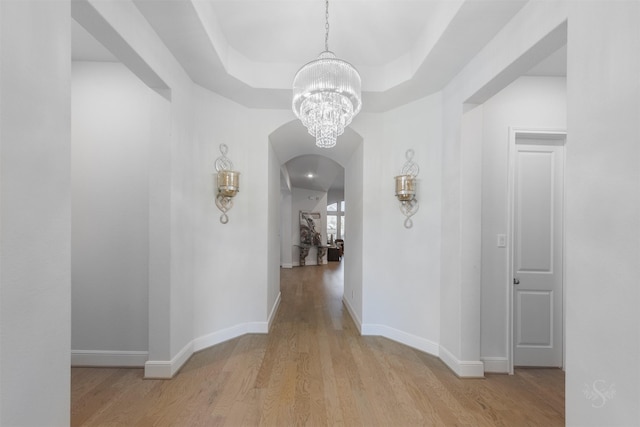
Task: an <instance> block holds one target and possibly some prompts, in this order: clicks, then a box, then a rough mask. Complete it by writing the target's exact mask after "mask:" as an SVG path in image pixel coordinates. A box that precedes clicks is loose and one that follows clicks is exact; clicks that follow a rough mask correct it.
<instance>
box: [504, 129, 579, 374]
mask: <svg viewBox="0 0 640 427" xmlns="http://www.w3.org/2000/svg"><path fill="white" fill-rule="evenodd" d="M517 138H534V139H547V140H549V141H563V145H564V146H565V153H564V156H563V159H562V161H563V163H566V145H567V131H566V129H551V128H519V127H511V126H510V127H509V147H508V149H507V155H508V179H507V181H508V182H507V230H508V233H509V234H508V239H507V240H508V250H507V281H506V286H507V304H508V306H509V310H508V316H509V318H508V328H507V340H506V342H507V358H508V367H509V375H513V373H514V349H513V344H514V343H513V341H514V340H513V329H514V319H513V315H514V310H513V308H514V307H513V283H512V280H513V277H514V272H513V260H514V220H513V214H514V212H513V204H514V198H515V153H516V140H517ZM564 184H565V183H564V182H563V187H564V188H565V190H566V186H565V185H564ZM563 199H564V200H566V191H564V192H563ZM564 204H565V203H563V205H564ZM562 218H563V223H564V222H565V221H564V219H565V212H564V210H563V212H562ZM565 228H566V227H563V231H562V242H563V243H562V247H563V253H564V247H565V245H564V242H565ZM564 266H565V256H564V255H563V257H562V369H563V370H564V366H565V358H566V351H565V350H566V339H565V338H566V321H565V319H566V305H567V303H566V286H565V270H566V269H565V268H564Z"/></svg>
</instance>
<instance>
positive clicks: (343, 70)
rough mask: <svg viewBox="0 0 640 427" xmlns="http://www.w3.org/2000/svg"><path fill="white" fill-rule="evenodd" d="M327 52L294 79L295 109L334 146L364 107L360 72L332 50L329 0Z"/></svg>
mask: <svg viewBox="0 0 640 427" xmlns="http://www.w3.org/2000/svg"><path fill="white" fill-rule="evenodd" d="M325 10H326V13H325V30H326V31H325V39H324V43H325V51H324V52H322V53H321V54H320V56H318V59H316V60H314V61H311V62H309V63H307V64H306V65H304V66H303V67H302V68H300V70H299V71H298V72H297V73H296V76H295V78H294V80H293V102H292V108H293V112H294V114H295V115H296V117H297V118H299V119H300V121H301V122H302V124H303V125H305V126H306V128H307V130H308V131H309V134H311V135H312V136H314V137H315V138H316V145H317V146H318V147H322V148H331V147H333V146H334V145H336V139H337V138H338V136H340V135H342V133H343V132H344V128H345V127H347V126H349V124H350V123H351V121H352V120H353V117H355V115H356V114H358V113H359V112H360V109H361V108H362V98H361V81H360V74H358V71H357V70H356V69H355V68H354V67H353V65H351V64H349V63H348V62H346V61H343V60H341V59H338V58H336V56H335V54H334V53H333V52H331V51H330V50H329V1H328V0H325Z"/></svg>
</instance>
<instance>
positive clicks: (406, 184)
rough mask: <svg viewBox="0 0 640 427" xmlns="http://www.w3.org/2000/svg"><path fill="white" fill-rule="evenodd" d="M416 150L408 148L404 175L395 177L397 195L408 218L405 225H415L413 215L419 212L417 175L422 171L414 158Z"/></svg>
mask: <svg viewBox="0 0 640 427" xmlns="http://www.w3.org/2000/svg"><path fill="white" fill-rule="evenodd" d="M414 154H415V153H414V151H413V150H412V149H409V150H407V152H406V153H405V158H406V159H407V161H406V162H405V164H404V166H402V171H401V174H402V175H398V176H396V177H395V179H396V197H397V198H398V200H399V201H400V211H401V212H402V214H403V215H404V216H406V217H407V218H406V219H405V220H404V227H405V228H411V227H413V220H412V219H411V217H412V216H413V215H415V213H416V212H418V208H419V205H418V200H417V199H416V176H418V173H419V172H420V168H419V167H418V165H417V164H416V163H415V162H414V161H413V160H412V159H413V155H414Z"/></svg>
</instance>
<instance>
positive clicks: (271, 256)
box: [266, 143, 282, 323]
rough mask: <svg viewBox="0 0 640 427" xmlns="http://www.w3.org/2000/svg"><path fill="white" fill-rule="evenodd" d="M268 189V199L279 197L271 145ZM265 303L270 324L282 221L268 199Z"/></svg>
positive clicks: (277, 293)
mask: <svg viewBox="0 0 640 427" xmlns="http://www.w3.org/2000/svg"><path fill="white" fill-rule="evenodd" d="M267 171H268V174H269V179H268V183H269V187H268V194H269V195H270V197H276V196H277V195H280V162H279V160H278V156H277V155H276V153H275V151H274V149H273V145H271V143H269V166H268V169H267ZM267 205H268V207H267V209H268V218H267V230H268V231H267V232H268V236H267V248H266V251H267V258H268V259H267V276H268V278H267V301H266V310H267V314H268V322H269V323H271V321H272V320H273V318H274V317H275V315H276V310H277V305H278V304H279V302H280V247H281V244H280V242H281V240H282V237H281V236H282V230H281V226H282V221H281V210H280V203H277V202H276V200H274V199H270V202H269V203H267Z"/></svg>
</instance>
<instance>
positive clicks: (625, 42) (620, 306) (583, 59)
mask: <svg viewBox="0 0 640 427" xmlns="http://www.w3.org/2000/svg"><path fill="white" fill-rule="evenodd" d="M639 19H640V3H638V2H636V1H626V2H604V1H602V2H579V4H578V3H576V4H574V3H571V13H570V17H569V44H568V75H567V100H568V126H567V127H568V130H569V134H568V141H567V150H566V153H567V154H566V155H567V161H566V174H567V175H566V182H567V185H566V254H567V261H566V273H565V274H566V283H567V289H566V296H567V316H566V319H567V325H566V329H567V355H566V361H567V369H566V372H567V374H566V420H567V425H570V426H602V425H608V426H631V425H639V424H640V405H638V402H640V365H639V364H638V360H639V359H640V314H639V313H640V311H639V310H638V307H639V306H640V287H639V286H638V278H639V277H640V167H639V165H640V143H639V141H640V124H639V123H640V120H639V118H640V25H638V22H639ZM606 391H614V392H615V394H614V395H612V394H609V395H608V396H609V399H607V400H603V399H602V397H601V396H600V395H598V394H597V392H599V393H603V392H606ZM585 392H590V393H591V394H589V393H587V394H585ZM588 397H594V398H593V400H592V399H589V398H588Z"/></svg>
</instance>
